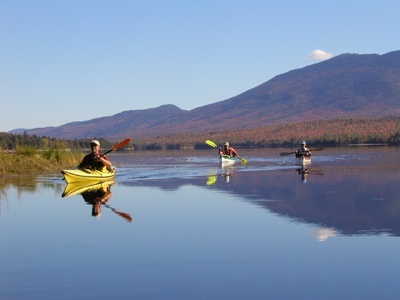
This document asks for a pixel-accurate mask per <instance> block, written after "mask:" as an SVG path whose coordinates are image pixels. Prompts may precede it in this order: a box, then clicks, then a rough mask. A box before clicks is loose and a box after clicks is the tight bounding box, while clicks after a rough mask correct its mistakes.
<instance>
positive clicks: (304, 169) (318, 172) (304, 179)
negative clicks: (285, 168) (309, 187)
mask: <svg viewBox="0 0 400 300" xmlns="http://www.w3.org/2000/svg"><path fill="white" fill-rule="evenodd" d="M296 172H297V174H298V175H300V176H301V181H302V182H303V183H307V177H308V175H310V174H311V173H312V174H313V175H324V173H323V172H322V171H321V170H316V169H313V171H312V172H311V168H308V167H301V168H298V169H296Z"/></svg>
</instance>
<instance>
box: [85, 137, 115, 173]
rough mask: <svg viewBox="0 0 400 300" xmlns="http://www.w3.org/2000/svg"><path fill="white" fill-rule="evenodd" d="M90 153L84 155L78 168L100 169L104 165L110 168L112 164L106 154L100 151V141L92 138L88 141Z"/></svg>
mask: <svg viewBox="0 0 400 300" xmlns="http://www.w3.org/2000/svg"><path fill="white" fill-rule="evenodd" d="M90 151H91V152H90V153H89V154H87V155H85V157H84V158H83V160H82V162H81V163H80V164H79V166H78V169H95V170H99V171H102V170H103V168H104V167H106V168H107V169H109V170H110V169H111V167H112V164H111V161H110V160H109V159H108V157H107V156H106V155H103V156H102V155H101V153H100V142H99V141H98V140H92V141H91V142H90Z"/></svg>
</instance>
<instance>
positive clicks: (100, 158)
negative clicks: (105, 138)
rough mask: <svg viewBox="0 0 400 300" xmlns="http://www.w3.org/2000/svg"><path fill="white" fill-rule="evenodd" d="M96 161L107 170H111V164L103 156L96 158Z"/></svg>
mask: <svg viewBox="0 0 400 300" xmlns="http://www.w3.org/2000/svg"><path fill="white" fill-rule="evenodd" d="M97 160H98V161H101V162H102V164H103V165H105V166H106V167H107V168H111V166H112V163H111V161H109V160H108V159H107V158H106V157H105V156H100V157H97Z"/></svg>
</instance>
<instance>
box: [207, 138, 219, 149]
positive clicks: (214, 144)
mask: <svg viewBox="0 0 400 300" xmlns="http://www.w3.org/2000/svg"><path fill="white" fill-rule="evenodd" d="M206 144H207V145H209V146H211V147H214V148H217V147H218V146H217V144H216V143H214V142H213V141H210V140H206Z"/></svg>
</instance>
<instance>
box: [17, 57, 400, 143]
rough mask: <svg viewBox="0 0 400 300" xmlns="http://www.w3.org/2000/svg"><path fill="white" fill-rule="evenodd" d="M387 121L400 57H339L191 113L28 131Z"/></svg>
mask: <svg viewBox="0 0 400 300" xmlns="http://www.w3.org/2000/svg"><path fill="white" fill-rule="evenodd" d="M383 116H400V51H393V52H389V53H387V54H384V55H378V54H363V55H360V54H342V55H338V56H336V57H333V58H331V59H329V60H327V61H323V62H320V63H316V64H313V65H310V66H307V67H304V68H301V69H296V70H292V71H289V72H287V73H284V74H281V75H278V76H276V77H274V78H272V79H271V80H269V81H267V82H265V83H263V84H261V85H259V86H257V87H255V88H252V89H250V90H248V91H246V92H244V93H242V94H240V95H237V96H235V97H232V98H230V99H227V100H224V101H220V102H217V103H214V104H209V105H205V106H201V107H198V108H195V109H193V110H190V111H187V110H182V109H180V108H178V107H176V106H174V105H163V106H160V107H158V108H151V109H146V110H130V111H124V112H121V113H119V114H116V115H113V116H108V117H101V118H97V119H92V120H89V121H85V122H73V123H68V124H65V125H62V126H58V127H46V128H36V129H29V130H26V129H24V130H23V131H26V133H27V134H30V135H33V134H36V135H38V136H49V137H57V138H64V139H74V138H91V137H103V138H106V139H109V140H117V139H120V138H121V137H127V136H129V137H131V138H139V137H144V136H161V135H168V134H177V133H195V132H207V131H221V130H232V129H244V128H255V127H259V126H268V125H279V124H286V123H297V122H302V121H305V120H309V121H313V120H329V119H336V118H342V117H355V118H375V117H383ZM12 132H14V133H16V132H17V131H16V130H14V131H12ZM19 132H21V130H19Z"/></svg>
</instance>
